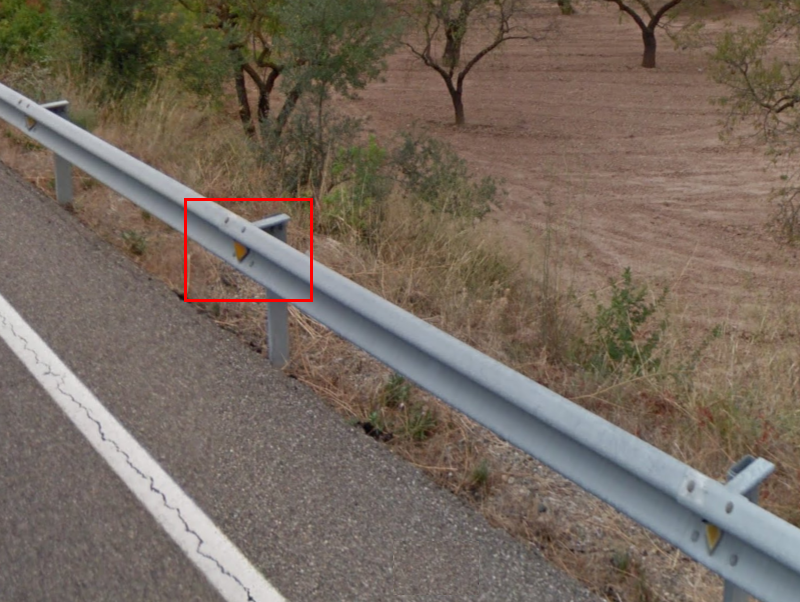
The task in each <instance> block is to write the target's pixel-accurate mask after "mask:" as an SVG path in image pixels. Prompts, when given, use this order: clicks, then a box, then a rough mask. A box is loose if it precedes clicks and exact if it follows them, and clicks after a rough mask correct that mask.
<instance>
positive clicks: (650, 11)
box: [604, 0, 685, 69]
mask: <svg viewBox="0 0 800 602" xmlns="http://www.w3.org/2000/svg"><path fill="white" fill-rule="evenodd" d="M604 1H605V2H612V3H613V4H616V5H617V7H618V8H619V10H620V11H622V12H624V13H625V14H626V15H628V16H629V17H630V18H631V19H633V22H634V23H636V25H637V26H638V27H639V29H640V30H641V32H642V42H644V54H643V56H642V67H646V68H648V69H652V68H654V67H655V66H656V44H657V42H656V28H657V27H659V26H661V25H663V21H664V18H665V17H666V15H667V13H670V11H673V12H674V10H675V9H676V7H677V6H678V5H679V4H681V2H684V1H685V0H669V1H668V2H665V3H659V2H658V1H653V0H604Z"/></svg>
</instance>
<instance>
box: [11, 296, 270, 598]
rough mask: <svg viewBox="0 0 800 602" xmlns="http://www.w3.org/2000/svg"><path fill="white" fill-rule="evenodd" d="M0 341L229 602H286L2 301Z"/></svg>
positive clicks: (36, 335)
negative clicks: (9, 349) (2, 341)
mask: <svg viewBox="0 0 800 602" xmlns="http://www.w3.org/2000/svg"><path fill="white" fill-rule="evenodd" d="M0 338H2V339H3V340H4V341H5V342H6V344H7V345H8V346H9V347H10V348H11V351H13V352H14V354H15V355H16V356H17V357H18V358H19V359H20V360H21V361H22V363H23V364H24V365H25V367H26V368H27V369H28V370H29V371H30V373H31V374H33V376H34V378H36V380H37V381H38V382H39V384H41V385H42V387H43V388H44V390H45V391H47V393H48V394H49V395H50V397H52V398H53V400H54V401H55V402H56V403H57V404H58V406H59V407H60V408H61V409H62V410H63V411H64V413H65V414H66V415H67V416H68V417H69V419H70V420H72V422H73V424H75V426H76V427H78V430H79V431H80V432H81V433H82V434H83V436H84V437H86V438H87V439H88V440H89V442H90V443H91V444H92V447H94V448H95V450H97V453H99V454H100V455H101V456H102V457H103V459H104V460H105V461H106V462H108V464H109V466H111V468H112V469H113V470H114V472H116V473H117V476H119V478H120V479H122V481H123V482H124V483H125V484H126V485H127V486H128V488H129V489H130V490H131V491H132V492H133V493H134V494H135V495H136V497H137V498H139V501H140V502H141V503H142V504H143V505H144V507H145V508H147V510H148V511H149V512H150V514H152V515H153V517H154V518H155V519H156V520H157V521H158V523H159V524H160V525H161V527H162V528H163V529H164V530H165V531H166V532H167V533H168V534H169V536H170V537H172V539H173V540H174V541H175V543H177V544H178V546H180V548H181V549H182V550H183V551H184V553H185V554H186V555H187V556H188V557H189V559H190V560H191V561H192V562H193V563H194V565H195V566H196V567H197V568H198V569H199V570H200V571H201V572H202V573H203V574H204V575H205V576H206V578H207V579H208V580H209V582H211V584H212V585H213V586H214V587H215V588H216V589H217V591H219V593H220V594H221V595H222V597H223V598H224V599H225V600H226V601H227V602H239V601H240V600H241V601H248V602H249V601H253V602H285V598H283V596H281V595H280V593H278V591H277V590H276V589H275V588H274V587H273V586H272V585H271V584H270V583H269V582H268V581H267V580H266V579H264V577H263V576H262V575H261V574H260V573H259V572H258V570H256V568H255V567H254V566H253V565H252V564H250V562H249V561H248V560H247V558H245V556H244V555H243V554H242V553H241V552H240V551H239V549H238V548H237V547H236V546H235V545H233V543H232V542H231V541H230V540H229V539H228V538H227V537H225V534H224V533H222V531H220V530H219V529H218V528H217V527H216V525H215V524H214V523H213V522H211V519H209V518H208V516H206V515H205V513H204V512H203V511H202V510H201V509H200V508H199V507H198V506H197V505H196V504H195V503H194V501H192V499H191V498H190V497H189V496H188V495H187V494H186V493H185V492H184V491H183V490H182V489H181V488H180V487H179V486H178V484H177V483H175V481H173V480H172V478H171V477H170V476H169V475H168V474H167V473H166V472H165V471H164V469H162V468H161V466H159V464H158V462H156V461H155V460H154V459H153V458H152V456H150V454H149V453H147V451H146V450H145V449H144V448H143V447H142V446H141V445H139V443H138V442H137V441H136V439H134V438H133V437H132V436H131V434H130V433H128V431H127V430H125V427H123V426H122V425H121V424H120V423H119V422H118V421H117V419H116V418H114V416H112V415H111V413H110V412H109V411H108V410H106V408H105V407H104V406H103V404H102V403H100V401H99V400H98V399H97V398H96V397H95V396H94V394H92V392H91V391H90V390H89V389H87V388H86V386H85V385H84V384H83V383H82V382H81V381H80V380H79V379H78V377H77V376H75V375H74V374H73V373H72V372H71V371H70V370H69V368H67V366H66V365H65V364H64V363H63V362H62V361H61V360H60V359H59V358H58V356H57V355H56V354H55V353H54V352H53V350H52V349H50V348H49V347H48V346H47V344H46V343H45V342H44V341H43V340H42V339H41V337H39V335H38V334H36V332H35V331H34V330H33V329H32V328H31V327H30V326H29V325H28V324H27V323H26V322H25V321H24V320H23V319H22V317H21V316H20V315H19V314H18V313H17V312H16V310H15V309H14V308H13V307H12V306H11V304H10V303H8V301H6V300H5V299H4V298H3V296H2V295H0Z"/></svg>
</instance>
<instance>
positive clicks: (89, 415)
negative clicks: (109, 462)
mask: <svg viewBox="0 0 800 602" xmlns="http://www.w3.org/2000/svg"><path fill="white" fill-rule="evenodd" d="M0 320H2V322H3V324H4V325H5V326H6V327H7V328H9V329H10V330H11V333H12V335H14V337H16V338H17V340H19V341H22V343H23V344H24V346H25V351H28V352H29V353H30V354H31V355H33V357H34V359H35V361H36V363H37V364H38V365H40V366H44V367H45V369H46V370H47V372H45V373H44V375H45V376H53V377H55V378H57V379H58V381H59V382H58V385H57V387H56V388H57V389H58V390H59V392H60V393H61V394H62V395H64V396H65V397H67V398H69V399H70V401H72V403H74V404H75V405H76V406H78V407H79V408H80V409H81V410H82V411H83V413H84V414H85V415H86V417H87V418H88V419H89V420H91V421H92V422H93V423H95V424H96V425H97V432H98V433H99V434H100V438H101V439H102V440H103V441H104V442H105V443H109V444H110V445H112V446H113V447H114V449H115V450H116V452H117V453H118V454H120V455H122V456H123V457H124V458H125V463H126V464H127V465H128V466H130V467H131V469H133V471H134V472H136V474H138V475H139V476H140V477H141V478H143V479H144V480H146V481H148V482H149V484H150V491H152V492H153V493H155V494H156V495H158V496H159V497H160V498H161V501H162V502H163V504H164V507H165V508H167V509H168V510H172V511H173V512H175V513H176V514H177V516H178V518H179V519H180V521H181V523H183V527H184V529H185V530H186V532H187V533H189V534H191V535H193V536H194V537H195V538H197V548H196V549H195V552H197V554H198V555H200V556H202V557H203V558H206V559H208V560H210V561H211V562H213V563H214V564H215V565H216V566H217V568H218V569H219V571H220V572H221V573H222V574H223V575H225V576H226V577H228V578H229V579H232V580H233V581H234V582H235V583H236V584H237V585H238V586H239V587H240V588H241V589H242V591H244V592H245V593H246V594H247V602H257V601H256V599H255V598H253V596H252V594H251V593H250V588H248V587H247V586H245V585H244V583H242V582H241V581H240V580H239V578H238V577H236V575H234V574H232V573H231V572H229V571H228V570H227V569H226V568H225V567H224V566H222V564H221V563H220V562H219V561H218V560H217V559H216V558H214V557H213V556H211V555H209V554H206V553H205V552H203V551H202V550H201V549H200V548H201V547H202V546H203V544H204V543H205V542H204V541H203V538H202V537H200V534H199V533H197V532H196V531H195V530H194V529H192V528H191V527H190V526H189V523H188V522H187V521H186V519H185V518H184V517H183V514H182V513H181V510H180V508H178V507H177V506H171V505H170V504H169V502H168V501H167V496H166V495H165V494H164V492H163V491H161V490H160V489H159V488H158V487H156V484H155V480H154V479H153V477H151V476H148V475H146V474H145V473H144V472H142V470H140V469H139V467H137V466H136V465H135V464H134V463H133V462H131V459H130V456H129V455H128V452H126V451H125V450H124V449H122V448H121V447H120V446H119V445H118V444H117V442H116V441H114V440H113V439H109V438H108V437H106V433H105V430H104V429H103V425H102V424H101V423H100V421H99V420H97V419H96V418H95V417H94V416H93V415H92V412H91V411H90V410H89V408H87V407H86V406H84V405H83V404H82V403H81V402H80V401H78V400H77V399H75V397H73V396H72V394H71V393H69V392H68V391H64V390H63V389H62V388H61V386H62V385H63V384H64V381H65V378H66V377H65V375H64V374H57V373H55V372H53V371H52V368H51V367H50V365H49V364H47V363H46V362H44V361H42V360H41V359H39V355H38V354H37V353H36V351H35V350H34V349H31V348H30V347H28V341H27V340H26V339H25V338H24V337H22V336H20V335H19V334H18V333H17V332H16V330H15V329H14V325H13V324H9V323H8V321H7V320H6V318H5V316H3V315H2V314H0Z"/></svg>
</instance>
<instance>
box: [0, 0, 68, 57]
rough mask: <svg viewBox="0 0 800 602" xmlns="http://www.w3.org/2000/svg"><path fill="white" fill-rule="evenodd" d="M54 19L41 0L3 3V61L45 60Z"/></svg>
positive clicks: (0, 18)
mask: <svg viewBox="0 0 800 602" xmlns="http://www.w3.org/2000/svg"><path fill="white" fill-rule="evenodd" d="M54 28H55V19H54V18H53V13H52V12H51V11H50V8H49V6H48V3H46V2H44V1H38V0H3V1H2V2H0V60H2V61H4V62H6V61H7V62H36V61H40V60H42V59H44V58H45V46H46V44H47V41H48V40H49V39H50V37H51V36H52V34H53V30H54Z"/></svg>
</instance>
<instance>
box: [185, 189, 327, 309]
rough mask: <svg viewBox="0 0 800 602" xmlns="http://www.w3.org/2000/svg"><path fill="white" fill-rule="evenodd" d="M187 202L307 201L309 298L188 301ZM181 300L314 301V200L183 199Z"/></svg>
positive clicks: (231, 300) (221, 300)
mask: <svg viewBox="0 0 800 602" xmlns="http://www.w3.org/2000/svg"><path fill="white" fill-rule="evenodd" d="M189 201H213V202H216V201H308V203H309V204H308V208H309V223H310V233H309V247H308V255H309V257H308V265H309V274H310V277H309V298H308V299H189V298H188V295H189V290H188V288H189V282H188V279H187V277H186V276H187V270H188V263H189V262H188V254H189V253H188V251H189V236H188V234H187V229H188V219H187V215H188V202H189ZM183 300H184V301H186V302H187V303H192V302H195V301H204V302H223V303H228V302H244V303H267V302H270V301H277V302H283V303H302V302H309V301H313V300H314V199H311V198H294V199H281V198H271V199H268V198H263V199H242V198H218V199H209V198H203V199H198V198H190V197H189V198H184V199H183Z"/></svg>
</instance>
